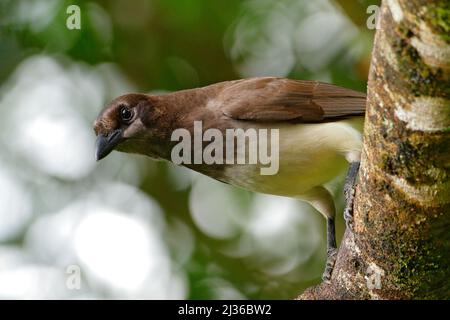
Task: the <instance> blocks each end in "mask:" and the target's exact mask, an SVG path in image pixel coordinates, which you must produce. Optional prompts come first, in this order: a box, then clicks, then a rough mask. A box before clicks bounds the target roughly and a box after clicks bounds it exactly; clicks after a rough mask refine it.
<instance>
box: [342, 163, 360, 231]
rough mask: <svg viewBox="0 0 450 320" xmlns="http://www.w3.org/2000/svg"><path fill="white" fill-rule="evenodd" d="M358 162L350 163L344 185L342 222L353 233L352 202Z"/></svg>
mask: <svg viewBox="0 0 450 320" xmlns="http://www.w3.org/2000/svg"><path fill="white" fill-rule="evenodd" d="M359 164H360V163H359V162H351V163H350V168H349V169H348V173H347V177H346V178H345V183H344V195H345V209H344V220H345V224H346V226H347V228H348V229H349V230H350V231H353V201H354V200H355V184H356V177H357V175H358V170H359Z"/></svg>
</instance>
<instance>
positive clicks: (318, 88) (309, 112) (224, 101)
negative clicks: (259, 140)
mask: <svg viewBox="0 0 450 320" xmlns="http://www.w3.org/2000/svg"><path fill="white" fill-rule="evenodd" d="M217 101H220V107H221V110H222V112H223V113H224V114H225V115H227V116H228V117H230V118H233V119H241V120H255V121H283V120H297V121H300V122H322V121H327V120H330V119H331V118H337V117H340V118H341V117H350V116H355V115H363V114H364V112H365V104H366V95H365V94H363V93H360V92H357V91H353V90H350V89H345V88H341V87H338V86H334V85H331V84H327V83H322V82H318V81H303V80H289V79H282V78H253V79H248V80H240V81H236V82H233V83H231V84H230V85H229V86H226V87H225V88H224V90H223V91H222V92H221V93H220V94H219V95H218V97H217Z"/></svg>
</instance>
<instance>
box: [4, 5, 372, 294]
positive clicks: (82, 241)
mask: <svg viewBox="0 0 450 320" xmlns="http://www.w3.org/2000/svg"><path fill="white" fill-rule="evenodd" d="M72 4H76V5H78V6H79V7H80V9H81V29H80V30H69V29H68V28H67V27H66V19H67V18H68V17H69V15H68V14H67V13H66V9H67V7H68V6H69V5H72ZM373 4H378V1H356V0H351V1H350V0H349V1H346V0H342V1H332V0H314V1H310V0H276V1H275V0H247V1H237V0H227V1H218V0H217V1H210V0H189V1H179V0H159V1H157V0H152V1H150V0H149V1H147V0H137V1H126V0H117V1H62V0H40V1H34V0H1V1H0V112H1V113H0V114H1V116H0V298H7V299H16V298H18V299H22V298H39V299H47V298H62V299H97V298H113V299H114V298H125V299H127V298H138V299H213V298H214V299H246V298H253V299H262V298H265V299H288V298H293V297H295V296H296V295H297V294H298V293H300V292H301V291H302V290H303V289H305V288H306V287H308V286H310V285H313V284H316V283H318V282H319V281H320V276H321V273H322V271H323V267H324V262H325V246H326V243H325V220H324V219H323V218H322V217H321V216H320V215H319V214H317V213H316V212H314V210H313V209H312V208H310V207H309V206H308V205H306V204H303V203H301V202H299V201H296V200H293V199H289V198H283V197H275V196H268V195H262V194H252V193H250V192H247V191H244V190H241V189H237V188H234V187H231V186H229V185H225V184H222V183H220V182H217V181H214V180H212V179H209V178H207V177H204V176H201V175H198V174H194V173H192V172H190V171H188V170H187V169H184V168H180V167H175V166H173V165H171V164H168V163H163V162H156V161H153V160H150V159H147V158H144V157H140V156H133V155H126V154H121V153H118V152H114V153H112V154H111V155H110V156H108V157H107V158H106V159H105V160H103V161H101V162H99V163H96V162H95V160H94V141H95V136H94V132H93V130H92V123H93V121H94V119H95V118H96V115H97V114H98V112H99V111H100V110H101V109H102V108H103V106H104V105H105V104H106V103H107V102H108V101H110V100H111V99H113V98H114V97H116V96H118V95H121V94H124V93H127V92H133V91H134V92H154V93H161V92H170V91H174V90H180V89H186V88H193V87H197V86H203V85H207V84H211V83H214V82H218V81H224V80H231V79H236V78H243V77H252V76H265V75H272V76H283V77H290V78H295V79H317V80H322V81H327V82H331V83H335V84H338V85H341V86H345V87H348V88H353V89H356V90H360V91H365V88H366V79H367V73H368V68H369V63H370V52H371V48H372V41H373V35H374V31H375V30H373V29H370V28H368V26H367V20H368V19H370V16H371V14H372V13H373V12H372V11H370V10H369V11H370V12H368V8H369V6H370V5H373ZM329 188H330V190H332V191H333V193H334V194H335V196H336V198H337V201H338V203H339V206H338V209H339V210H340V211H341V210H342V206H343V199H342V196H341V193H342V183H341V181H340V180H337V181H335V182H333V183H331V184H330V185H329ZM342 231H343V222H342V218H341V215H340V214H339V219H338V236H339V237H340V236H341V234H342ZM74 268H75V270H79V271H80V272H81V273H80V275H81V287H80V288H79V289H77V288H73V287H70V285H69V286H68V285H67V284H68V281H69V278H70V275H72V274H73V273H72V271H73V270H74Z"/></svg>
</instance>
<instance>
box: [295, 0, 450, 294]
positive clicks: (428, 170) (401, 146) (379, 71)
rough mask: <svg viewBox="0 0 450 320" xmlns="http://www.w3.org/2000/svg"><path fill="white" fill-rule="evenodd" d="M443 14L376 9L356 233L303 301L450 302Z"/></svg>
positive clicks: (438, 7)
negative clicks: (328, 275) (327, 276)
mask: <svg viewBox="0 0 450 320" xmlns="http://www.w3.org/2000/svg"><path fill="white" fill-rule="evenodd" d="M449 13H450V5H449V2H448V1H447V0H440V1H424V0H386V1H383V4H382V8H381V11H380V17H379V18H380V19H381V20H380V24H379V26H380V28H379V29H378V30H377V33H376V37H375V44H374V49H373V54H372V64H371V71H370V75H369V83H368V102H367V113H366V122H365V128H364V147H363V153H362V161H361V169H360V172H359V178H358V187H357V189H356V198H355V206H354V218H355V221H354V226H355V230H354V233H353V234H352V233H351V232H349V231H346V233H345V235H344V238H343V240H342V243H341V247H340V250H339V254H338V258H337V262H336V266H335V270H334V272H333V275H332V280H331V283H329V284H326V283H322V284H320V285H318V286H316V287H313V288H310V289H308V290H306V291H305V293H304V294H303V295H301V296H300V297H299V298H300V299H370V298H371V299H439V298H444V299H445V298H450V281H449V280H448V279H449V278H450V269H449V268H448V266H449V265H450V232H449V227H450V44H449V43H450V42H449V38H448V35H449V33H448V28H449V23H450V22H449V21H448V20H447V18H446V17H448V16H449ZM374 273H376V276H377V277H378V279H377V280H378V282H377V281H375V282H377V283H375V284H374V281H373V277H374Z"/></svg>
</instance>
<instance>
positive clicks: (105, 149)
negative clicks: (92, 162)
mask: <svg viewBox="0 0 450 320" xmlns="http://www.w3.org/2000/svg"><path fill="white" fill-rule="evenodd" d="M122 138H123V130H122V129H117V130H114V131H113V132H111V133H110V134H108V135H107V136H104V135H102V134H100V135H98V137H97V142H96V150H95V157H96V159H97V161H98V160H101V159H103V158H104V157H106V156H107V155H108V154H109V153H110V152H111V151H113V150H114V148H115V147H116V146H117V145H118V144H119V142H120V141H122Z"/></svg>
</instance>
